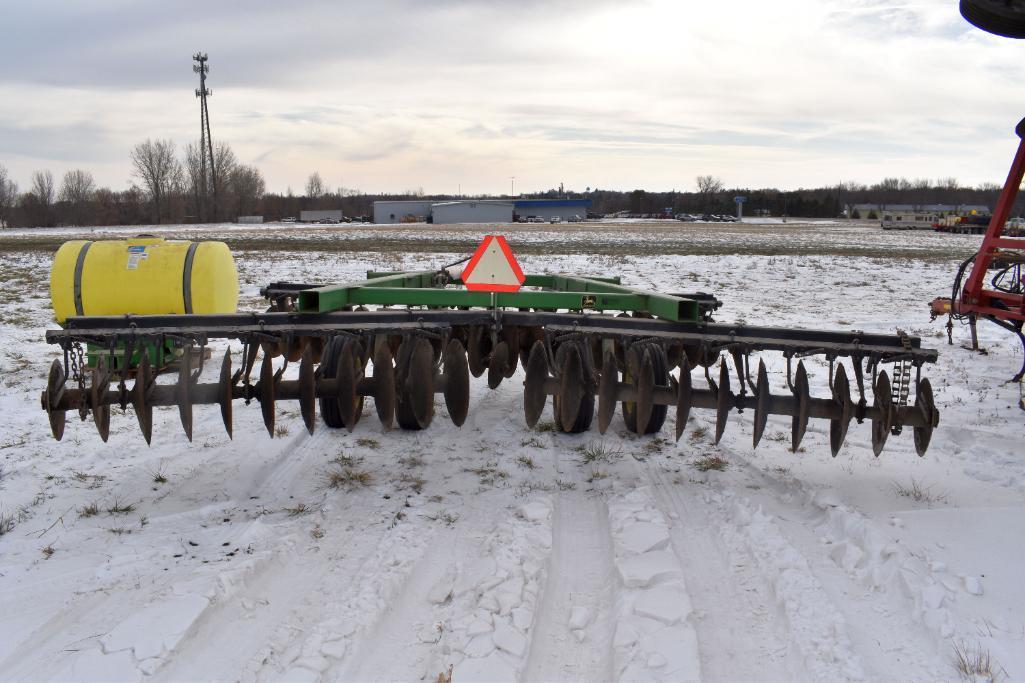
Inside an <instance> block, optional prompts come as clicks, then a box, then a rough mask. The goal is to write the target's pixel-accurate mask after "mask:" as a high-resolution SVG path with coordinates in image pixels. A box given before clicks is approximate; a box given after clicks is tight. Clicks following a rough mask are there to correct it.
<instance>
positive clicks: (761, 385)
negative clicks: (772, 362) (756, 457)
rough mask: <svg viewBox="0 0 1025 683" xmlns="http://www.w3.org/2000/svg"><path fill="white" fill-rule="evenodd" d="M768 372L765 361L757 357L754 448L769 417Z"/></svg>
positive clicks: (763, 432)
mask: <svg viewBox="0 0 1025 683" xmlns="http://www.w3.org/2000/svg"><path fill="white" fill-rule="evenodd" d="M769 399H770V394H769V374H768V372H766V370H765V361H764V360H762V359H761V358H759V359H758V381H757V383H756V384H755V416H754V435H753V437H752V440H753V441H754V448H758V443H759V442H760V441H761V440H762V435H763V434H765V423H766V421H767V420H768V419H769Z"/></svg>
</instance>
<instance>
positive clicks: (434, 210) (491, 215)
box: [431, 201, 513, 225]
mask: <svg viewBox="0 0 1025 683" xmlns="http://www.w3.org/2000/svg"><path fill="white" fill-rule="evenodd" d="M431 216H432V218H433V220H434V223H435V224H441V225H450V224H453V223H511V222H512V219H513V204H512V202H492V201H476V202H474V201H460V202H438V203H437V204H433V205H432V206H431Z"/></svg>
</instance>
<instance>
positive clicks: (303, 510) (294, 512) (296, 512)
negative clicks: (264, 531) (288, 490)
mask: <svg viewBox="0 0 1025 683" xmlns="http://www.w3.org/2000/svg"><path fill="white" fill-rule="evenodd" d="M310 511H311V510H310V506H309V505H307V504H306V503H297V504H296V505H295V506H294V507H290V508H285V512H287V513H288V516H289V517H299V516H300V515H305V514H307V513H309V512H310Z"/></svg>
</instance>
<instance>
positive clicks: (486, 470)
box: [466, 461, 509, 486]
mask: <svg viewBox="0 0 1025 683" xmlns="http://www.w3.org/2000/svg"><path fill="white" fill-rule="evenodd" d="M466 471H467V472H472V473H473V474H476V475H477V476H478V477H479V478H480V483H481V484H483V485H489V486H494V485H495V484H496V483H497V482H498V481H500V480H502V479H508V477H509V473H508V472H506V471H505V470H503V469H500V468H499V467H498V463H497V462H495V461H491V462H488V463H485V464H484V465H481V466H480V467H469V468H467V469H466Z"/></svg>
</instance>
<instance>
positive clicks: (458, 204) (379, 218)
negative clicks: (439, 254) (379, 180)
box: [374, 199, 591, 224]
mask: <svg viewBox="0 0 1025 683" xmlns="http://www.w3.org/2000/svg"><path fill="white" fill-rule="evenodd" d="M590 206H591V200H590V199H442V200H434V201H431V200H427V201H424V200H414V201H379V202H374V222H375V223H427V222H433V223H438V224H446V223H510V222H512V221H515V220H519V219H523V218H528V217H540V218H542V219H543V220H544V221H545V222H546V223H547V222H548V221H549V220H551V219H552V218H554V217H558V218H560V219H562V220H563V221H568V220H570V219H571V218H573V217H575V216H579V217H580V218H586V217H587V209H588V208H589V207H590Z"/></svg>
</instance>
